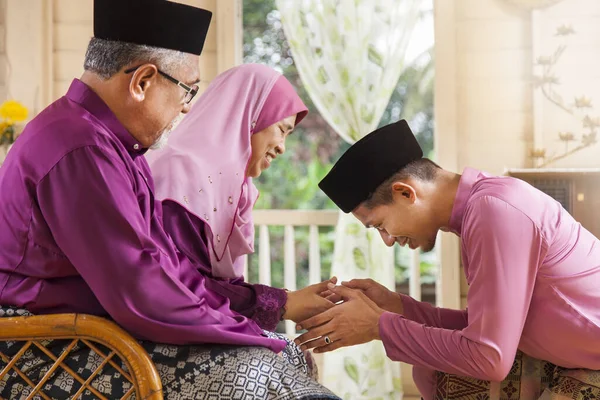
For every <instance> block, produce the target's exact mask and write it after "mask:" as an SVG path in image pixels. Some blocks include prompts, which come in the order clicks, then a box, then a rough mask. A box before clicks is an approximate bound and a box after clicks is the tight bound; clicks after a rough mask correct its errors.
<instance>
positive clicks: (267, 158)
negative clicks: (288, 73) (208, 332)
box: [147, 64, 335, 398]
mask: <svg viewBox="0 0 600 400" xmlns="http://www.w3.org/2000/svg"><path fill="white" fill-rule="evenodd" d="M307 113H308V110H307V108H306V106H305V105H304V103H303V102H302V100H301V99H300V97H299V96H298V95H297V94H296V91H295V90H294V88H293V87H292V85H291V84H290V83H289V82H288V80H287V79H286V78H285V77H283V76H282V75H281V74H280V73H278V72H276V71H274V70H273V69H271V68H269V67H266V66H264V65H259V64H244V65H240V66H238V67H235V68H232V69H230V70H228V71H226V72H224V73H222V74H221V75H219V76H218V77H217V78H215V80H214V81H213V82H211V84H210V86H209V87H208V88H207V90H206V91H205V92H204V93H203V95H202V96H201V98H200V99H199V100H198V102H197V103H196V104H195V105H194V106H193V108H192V110H191V111H190V112H189V114H188V115H187V116H186V117H185V118H184V119H183V121H182V122H181V124H179V126H178V127H177V128H176V129H175V131H174V132H173V135H172V137H171V138H170V139H169V142H168V145H167V146H166V147H164V148H162V149H160V150H157V151H153V152H152V153H151V154H148V156H147V158H148V162H149V164H150V168H151V169H152V176H153V177H154V181H155V182H154V183H155V194H156V197H157V198H158V199H160V200H162V204H163V223H164V225H165V230H166V231H167V232H169V234H170V235H171V238H172V239H173V241H174V242H175V244H176V246H177V247H178V248H179V250H180V251H181V252H182V253H183V254H184V255H185V256H187V257H188V258H189V259H191V260H192V261H193V262H194V264H195V265H197V266H198V269H199V270H200V271H201V272H202V273H203V274H204V275H205V276H206V277H207V278H209V279H207V280H206V288H207V290H209V291H212V292H214V293H218V294H220V295H222V296H223V297H224V298H227V299H228V300H229V302H230V307H231V309H232V310H234V311H236V312H238V313H240V314H242V315H244V316H246V317H248V318H250V319H252V320H254V321H255V322H256V323H257V325H258V326H259V327H260V328H262V329H264V330H266V331H273V330H275V328H276V326H277V323H278V322H279V321H280V320H282V319H290V320H293V321H296V322H299V321H302V320H304V319H306V318H308V317H310V316H311V315H314V314H317V313H319V312H322V311H324V310H326V309H327V308H329V307H330V306H331V303H329V302H328V301H327V300H325V299H324V298H323V297H321V296H320V293H321V292H322V291H324V290H325V289H326V287H325V285H326V283H327V282H325V283H324V284H323V283H322V284H317V285H312V286H309V287H308V288H305V289H302V290H299V291H296V292H286V291H285V290H283V289H276V288H273V287H269V286H265V285H258V284H254V285H253V284H248V283H245V282H244V277H243V276H242V275H243V269H244V263H243V256H244V255H246V254H250V253H252V252H253V251H254V225H253V221H252V208H253V206H254V203H255V202H256V199H257V198H258V190H257V189H256V187H255V186H254V184H253V183H252V179H253V178H256V177H258V176H260V174H261V173H262V172H263V171H264V170H266V169H268V168H269V167H270V166H271V163H272V162H273V161H274V160H275V159H276V158H277V157H278V156H279V155H281V154H283V153H284V152H285V139H286V137H287V136H288V135H289V134H291V132H292V131H293V129H294V128H295V126H296V125H297V124H298V123H300V121H302V119H303V118H304V117H305V116H306V114H307ZM190 238H193V240H190ZM333 281H334V282H335V279H333ZM268 335H269V336H270V337H271V338H273V337H276V335H275V334H273V333H269V334H268ZM279 338H280V339H283V336H279ZM251 339H252V340H254V338H251ZM271 340H272V339H271ZM252 343H254V342H252ZM286 343H287V345H286V347H285V349H284V351H283V354H288V355H290V356H292V357H295V358H296V360H295V361H294V362H295V363H297V362H298V360H301V364H302V368H303V369H304V371H309V372H310V370H311V369H312V367H310V366H309V365H307V364H310V363H311V361H310V358H309V361H308V362H306V361H305V359H304V356H302V353H301V352H300V351H299V349H298V348H297V347H296V345H294V344H293V343H290V342H289V341H287V342H286ZM239 344H240V345H243V344H250V343H246V341H245V338H243V337H242V338H240V340H239ZM307 354H309V353H307ZM304 373H305V372H302V374H304ZM299 398H300V397H299Z"/></svg>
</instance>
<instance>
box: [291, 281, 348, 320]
mask: <svg viewBox="0 0 600 400" xmlns="http://www.w3.org/2000/svg"><path fill="white" fill-rule="evenodd" d="M336 282H337V278H336V277H335V276H334V277H333V278H331V279H329V280H327V281H323V282H321V283H316V284H314V285H310V286H307V287H305V288H304V289H300V290H296V291H294V292H288V298H287V302H286V303H285V309H286V311H285V314H283V318H284V319H289V320H292V321H294V322H300V321H304V320H305V319H308V318H310V317H313V316H315V315H317V314H320V313H322V312H324V311H327V310H329V309H330V308H331V307H333V306H334V305H335V304H334V303H332V302H331V301H330V300H328V299H326V298H324V297H322V296H321V293H323V292H324V291H326V290H327V284H329V283H332V284H334V285H335V283H336Z"/></svg>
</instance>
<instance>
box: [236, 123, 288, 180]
mask: <svg viewBox="0 0 600 400" xmlns="http://www.w3.org/2000/svg"><path fill="white" fill-rule="evenodd" d="M295 122H296V114H294V115H290V116H289V117H287V118H284V119H282V120H281V121H279V122H276V123H274V124H273V125H271V126H269V127H267V128H265V129H263V130H262V131H260V132H256V133H255V134H253V135H252V137H251V140H250V144H251V146H252V156H251V157H250V162H249V163H248V169H247V170H246V176H249V177H251V178H257V177H259V176H260V174H261V173H262V172H263V171H264V170H265V169H267V168H269V167H270V166H271V163H272V162H273V160H274V159H275V158H277V156H279V155H280V154H283V153H285V139H286V138H287V136H288V135H289V134H290V133H291V132H292V131H293V130H294V124H295Z"/></svg>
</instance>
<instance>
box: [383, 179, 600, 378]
mask: <svg viewBox="0 0 600 400" xmlns="http://www.w3.org/2000/svg"><path fill="white" fill-rule="evenodd" d="M450 228H451V230H452V231H453V232H454V233H456V234H457V235H459V236H460V237H461V252H462V262H463V266H464V270H465V274H466V277H467V282H468V283H469V285H470V288H469V294H468V298H467V310H465V311H459V310H449V309H442V308H435V307H432V306H430V305H428V304H425V303H420V302H417V301H415V300H413V299H411V298H410V297H408V296H403V305H404V316H402V315H398V314H392V313H389V312H386V313H384V314H383V315H382V317H381V319H380V335H381V338H382V340H383V343H384V346H385V348H386V351H387V354H388V356H389V357H390V358H391V359H393V360H397V361H404V362H407V363H410V364H413V365H418V366H423V367H427V368H430V369H435V370H439V371H443V372H447V373H453V374H459V375H468V376H473V377H476V378H479V379H484V380H491V381H500V380H502V379H504V377H505V376H506V375H507V374H508V372H509V370H510V368H511V366H512V363H513V359H514V356H515V353H516V351H517V349H519V350H521V351H523V352H524V353H526V354H528V355H530V356H532V357H535V358H538V359H542V360H546V361H550V362H552V363H554V364H557V365H560V366H562V367H566V368H588V369H593V370H598V369H600V241H599V240H598V238H596V237H595V236H594V235H592V234H591V233H590V232H589V231H587V230H586V229H584V228H583V227H582V226H581V225H580V224H579V223H578V222H576V221H575V220H574V219H573V217H572V216H571V215H569V213H567V212H566V211H565V210H564V209H563V208H562V207H561V205H560V204H559V203H558V202H556V201H554V200H553V199H552V198H551V197H549V196H547V195H545V194H543V193H542V192H540V191H538V190H537V189H535V188H533V187H532V186H530V185H528V184H526V183H525V182H523V181H521V180H518V179H515V178H509V177H492V176H489V175H487V174H485V173H483V172H480V171H476V170H474V169H466V170H465V171H464V174H463V175H462V177H461V180H460V185H459V189H458V192H457V195H456V200H455V204H454V208H453V210H452V216H451V220H450Z"/></svg>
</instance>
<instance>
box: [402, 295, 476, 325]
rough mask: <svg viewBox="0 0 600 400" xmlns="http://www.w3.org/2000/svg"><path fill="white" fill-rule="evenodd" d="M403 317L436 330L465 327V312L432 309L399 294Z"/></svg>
mask: <svg viewBox="0 0 600 400" xmlns="http://www.w3.org/2000/svg"><path fill="white" fill-rule="evenodd" d="M400 297H401V298H402V307H403V308H404V316H405V317H406V318H407V319H409V320H411V321H415V322H418V323H420V324H423V325H428V326H434V327H436V328H446V329H463V328H466V326H467V311H465V310H452V309H449V308H440V307H434V306H432V305H431V304H429V303H425V302H422V301H418V300H415V299H413V298H412V297H410V296H407V295H405V294H401V295H400Z"/></svg>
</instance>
